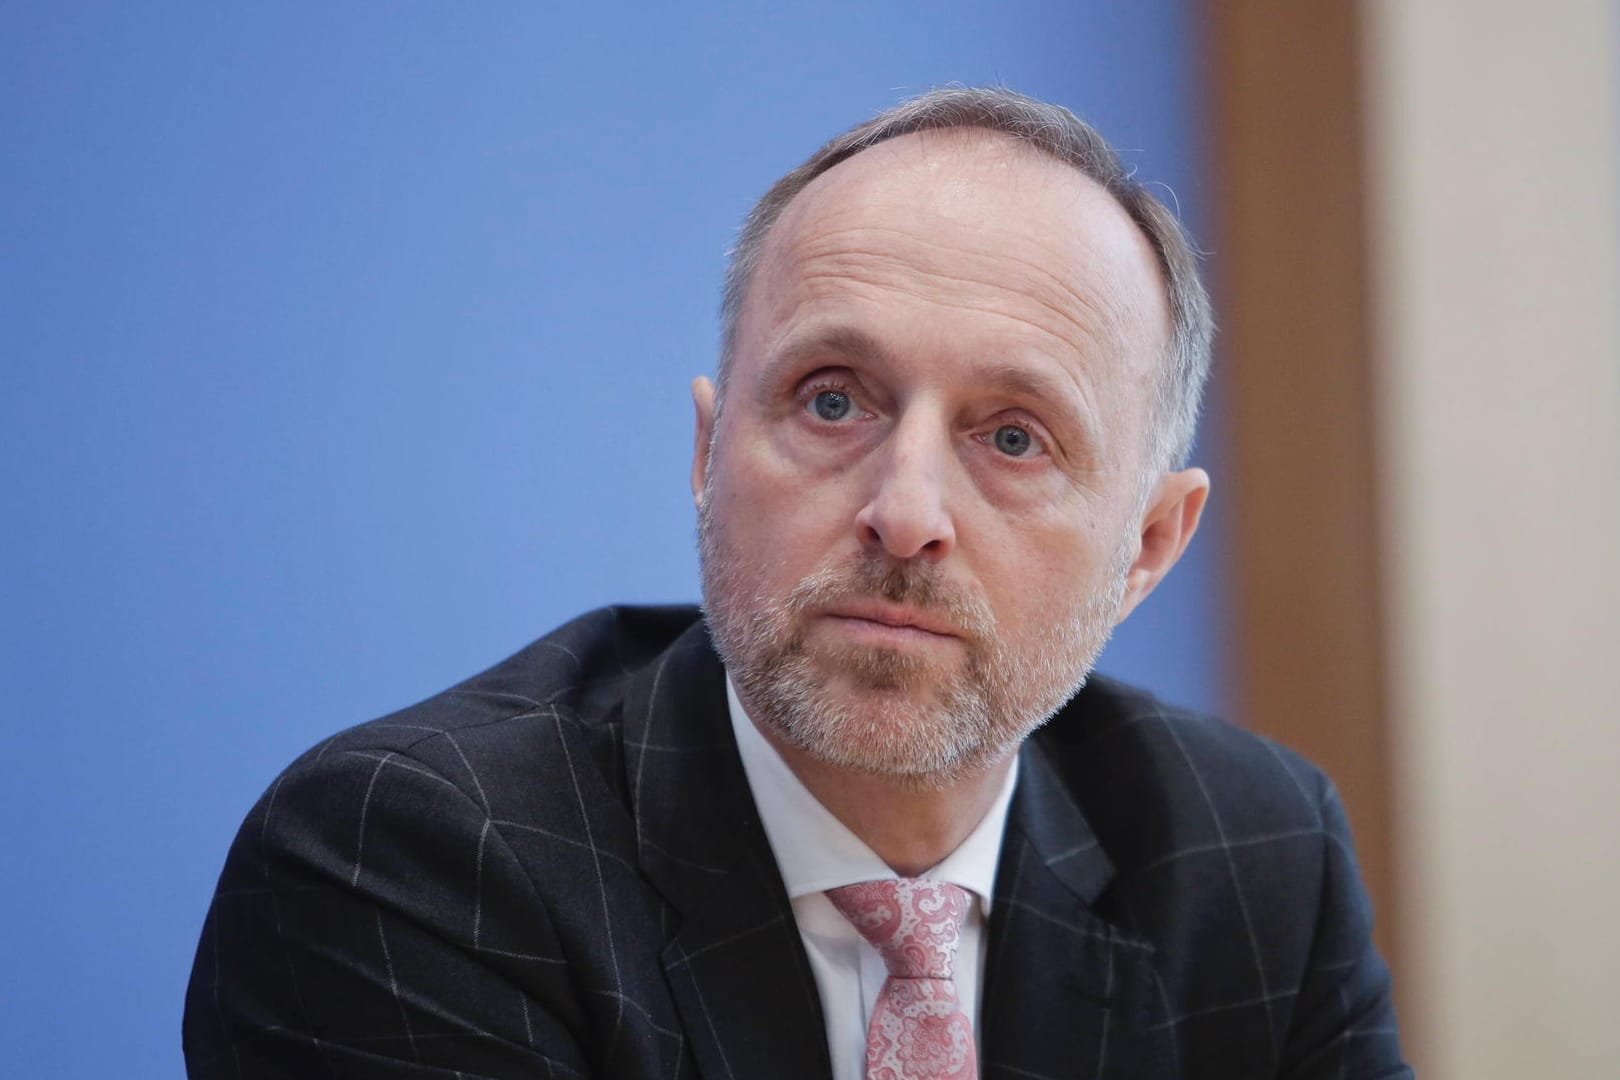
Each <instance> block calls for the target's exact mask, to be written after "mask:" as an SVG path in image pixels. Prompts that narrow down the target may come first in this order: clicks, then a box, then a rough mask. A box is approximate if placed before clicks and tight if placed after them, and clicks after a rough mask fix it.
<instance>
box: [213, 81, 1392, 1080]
mask: <svg viewBox="0 0 1620 1080" xmlns="http://www.w3.org/2000/svg"><path fill="white" fill-rule="evenodd" d="M725 323H726V325H725V336H724V349H723V355H722V359H721V365H720V372H719V380H718V385H715V384H711V383H710V382H709V380H707V379H699V380H697V382H696V383H695V384H694V398H695V402H696V409H697V437H696V452H695V455H694V462H693V469H692V484H693V492H694V496H695V498H696V502H697V507H698V513H699V534H700V546H701V553H702V565H703V587H704V601H705V608H704V612H703V615H702V617H701V618H700V616H699V614H698V612H697V611H695V610H693V609H687V608H666V609H631V608H617V609H610V610H606V611H600V612H596V613H593V614H590V615H587V616H585V617H583V618H581V619H579V620H577V621H575V622H573V623H571V624H569V625H568V626H565V627H563V628H562V629H560V630H558V631H556V632H554V633H553V634H551V635H549V636H548V637H546V638H543V639H542V640H540V641H538V642H536V643H535V644H534V645H532V646H530V647H529V648H528V649H525V650H524V651H523V652H521V653H519V654H518V655H517V656H515V657H513V658H511V659H510V660H508V661H506V662H504V663H503V664H501V665H499V666H497V667H495V668H494V669H492V670H490V671H489V672H486V673H484V674H483V675H480V676H477V677H475V678H473V679H472V680H470V681H468V682H466V683H464V684H462V685H460V686H458V687H456V688H454V689H452V690H450V691H448V692H446V693H444V694H442V695H440V696H438V697H436V698H434V699H431V700H430V701H428V702H425V703H423V704H421V705H418V706H415V707H413V708H410V709H407V710H405V711H403V712H401V713H398V714H395V715H393V716H390V717H385V718H384V719H382V720H379V721H376V722H373V723H371V724H368V725H364V726H362V727H360V728H356V729H354V730H352V731H349V732H346V733H344V734H341V735H339V736H337V737H335V738H333V739H331V740H329V741H328V742H326V743H324V744H322V745H321V746H319V747H317V748H316V749H315V750H313V751H311V752H310V753H308V754H306V755H305V756H304V757H303V758H301V759H300V760H299V761H298V762H296V763H295V764H294V765H293V766H292V767H291V768H290V769H289V770H288V771H287V772H286V773H285V774H283V776H282V777H281V778H280V779H278V780H277V781H276V783H275V785H274V786H273V787H272V788H271V789H270V791H269V792H268V793H266V795H265V796H264V798H263V799H262V800H261V802H260V803H259V805H258V806H257V807H256V808H255V810H254V811H253V813H252V815H251V816H250V817H249V819H248V821H247V823H246V824H245V825H244V826H243V829H242V832H241V834H240V835H239V837H238V839H237V841H236V844H235V845H234V847H233V848H232V851H231V854H230V857H229V861H228V862H227V864H226V868H225V872H224V875H223V877H222V879H221V882H220V887H219V892H218V894H217V896H216V898H215V903H214V907H213V909H212V911H211V913H210V915H209V919H208V923H207V925H206V927H205V928H204V931H203V937H202V943H201V946H200V948H199V951H198V955H197V962H196V967H195V969H194V971H193V974H192V983H191V988H190V992H189V995H188V998H187V1007H186V1023H185V1037H186V1053H187V1061H188V1066H189V1068H190V1070H191V1072H192V1075H194V1076H209V1077H212V1076H221V1077H226V1076H242V1077H257V1076H298V1077H302V1076H312V1077H313V1076H327V1075H335V1076H345V1077H348V1076H354V1077H428V1076H451V1075H455V1076H468V1077H471V1076H477V1077H518V1076H601V1077H615V1078H616V1077H689V1076H701V1077H709V1078H718V1077H739V1078H740V1077H824V1076H829V1075H830V1076H834V1077H837V1078H839V1080H852V1078H860V1077H880V1076H881V1077H894V1078H909V1077H921V1076H950V1077H970V1076H975V1075H979V1076H986V1077H991V1076H1004V1077H1058V1076H1065V1077H1067V1076H1085V1077H1125V1076H1132V1077H1136V1076H1163V1077H1170V1076H1182V1077H1261V1076H1287V1077H1327V1076H1332V1077H1349V1076H1354V1077H1374V1076H1398V1075H1407V1072H1406V1070H1405V1067H1404V1066H1403V1065H1402V1063H1401V1060H1400V1052H1399V1048H1398V1045H1397V1040H1396V1037H1395V1033H1394V1021H1393V1017H1392V1013H1391V1009H1390V1004H1389V987H1388V975H1387V972H1386V970H1385V968H1384V966H1383V964H1382V963H1381V962H1380V961H1379V959H1378V957H1377V956H1376V954H1375V953H1374V952H1373V950H1372V947H1371V945H1370V939H1369V913H1368V910H1367V902H1366V899H1365V896H1364V894H1363V892H1362V890H1361V887H1360V884H1359V880H1358V877H1357V872H1356V868H1355V863H1354V859H1353V856H1352V855H1351V853H1350V848H1349V839H1348V833H1347V829H1346V825H1345V821H1344V817H1343V813H1342V811H1341V809H1340V807H1339V803H1338V801H1337V799H1336V798H1335V796H1334V794H1333V792H1332V789H1331V786H1330V785H1329V784H1328V783H1327V782H1326V781H1325V779H1324V778H1323V777H1322V776H1321V775H1320V774H1319V773H1317V772H1316V771H1315V770H1314V769H1312V768H1311V767H1310V766H1309V765H1308V764H1306V763H1304V762H1303V761H1301V760H1300V759H1299V758H1297V757H1295V756H1294V755H1292V754H1290V753H1288V752H1287V751H1285V750H1282V749H1280V748H1278V747H1275V746H1273V745H1271V744H1269V743H1267V742H1265V741H1263V740H1261V739H1258V738H1256V737H1254V736H1251V735H1247V734H1244V733H1242V732H1241V731H1239V730H1237V729H1235V728H1232V727H1228V726H1226V725H1224V724H1221V723H1219V722H1217V721H1213V720H1209V719H1205V718H1199V717H1194V716H1190V715H1187V714H1184V713H1180V712H1177V711H1175V710H1172V709H1169V708H1167V707H1165V706H1163V705H1161V704H1159V703H1158V702H1157V701H1155V700H1154V699H1153V698H1151V697H1149V696H1147V695H1145V694H1143V693H1141V692H1139V691H1136V690H1132V689H1129V688H1127V687H1124V686H1121V685H1119V684H1116V683H1112V682H1109V681H1107V680H1104V679H1100V678H1099V679H1094V680H1091V681H1090V682H1089V683H1088V682H1087V675H1088V673H1089V672H1090V669H1091V666H1092V664H1093V662H1094V660H1095V659H1096V656H1097V654H1098V652H1099V650H1100V649H1101V648H1102V646H1103V643H1104V641H1105V639H1106V638H1107V636H1108V633H1109V631H1110V629H1111V628H1112V627H1113V626H1114V625H1115V624H1116V623H1117V622H1119V621H1120V620H1121V619H1123V618H1124V617H1125V616H1126V615H1128V614H1129V613H1130V611H1131V610H1132V609H1134V608H1135V606H1136V605H1137V604H1139V603H1141V601H1142V600H1143V599H1144V598H1145V597H1146V596H1147V595H1148V594H1149V593H1150V592H1152V590H1153V588H1154V586H1155V585H1156V584H1157V583H1158V582H1159V581H1160V580H1161V579H1162V578H1163V577H1164V575H1165V574H1166V573H1168V572H1169V571H1170V569H1171V567H1172V566H1173V565H1174V564H1175V562H1176V560H1177V558H1178V557H1179V556H1180V554H1181V552H1182V551H1183V550H1184V549H1185V547H1186V545H1187V543H1188V542H1189V541H1190V540H1191V538H1192V536H1193V533H1194V531H1195V530H1196V528H1197V525H1198V520H1199V515H1200V512H1201V510H1202V508H1203V505H1204V500H1205V497H1206V495H1207V492H1208V490H1209V482H1208V478H1207V477H1206V476H1205V475H1204V473H1203V472H1202V471H1201V470H1198V469H1187V468H1181V467H1180V466H1181V463H1182V461H1183V459H1184V458H1185V456H1186V453H1187V449H1188V445H1189V443H1190V440H1191V437H1192V427H1193V418H1194V416H1195V415H1196V411H1197V402H1198V396H1199V392H1200V387H1201V383H1202V381H1203V377H1204V372H1205V370H1206V368H1207V356H1208V348H1209V335H1210V320H1209V315H1208V310H1207V304H1206V302H1205V299H1204V293H1203V290H1202V288H1201V287H1200V285H1199V283H1198V280H1197V275H1196V270H1195V267H1194V261H1193V258H1192V255H1191V253H1190V251H1189V249H1188V246H1187V243H1186V241H1185V239H1184V238H1183V236H1182V234H1181V232H1180V230H1179V228H1178V226H1177V225H1176V223H1175V222H1174V219H1173V218H1172V217H1171V216H1170V215H1169V214H1168V213H1167V212H1166V211H1165V210H1164V209H1163V207H1162V206H1160V205H1159V204H1158V203H1156V202H1155V201H1153V200H1152V199H1151V198H1150V197H1149V196H1148V195H1147V194H1146V193H1145V192H1144V191H1142V189H1140V188H1139V187H1137V186H1135V185H1134V184H1133V183H1132V182H1131V181H1130V179H1129V177H1128V176H1127V175H1126V174H1125V173H1124V171H1123V170H1122V169H1121V167H1120V165H1119V162H1118V160H1117V159H1116V157H1115V156H1114V155H1113V153H1112V152H1111V151H1110V150H1109V149H1108V148H1107V147H1106V145H1105V144H1103V142H1102V141H1101V140H1100V138H1098V137H1097V136H1096V134H1095V133H1094V132H1092V131H1091V129H1089V128H1087V127H1086V126H1085V125H1083V124H1081V123H1080V122H1079V121H1077V120H1075V119H1074V118H1073V117H1072V116H1071V115H1069V114H1068V113H1067V112H1066V111H1064V110H1061V109H1058V108H1055V107H1052V106H1048V105H1045V104H1042V103H1039V102H1035V101H1032V100H1030V99H1027V98H1024V97H1021V96H1019V95H1016V94H1012V93H1010V92H1006V91H1001V90H948V91H940V92H935V93H932V94H928V95H925V96H923V97H921V98H919V99H917V100H914V101H912V102H909V103H907V104H905V105H902V106H900V107H898V108H896V109H894V110H891V111H890V112H889V113H886V114H884V115H883V116H880V117H879V118H877V119H876V120H874V121H871V122H869V123H867V124H864V125H862V126H860V127H858V128H856V129H854V130H853V131H852V132H850V133H849V134H847V135H845V136H842V137H841V138H839V139H837V140H834V141H833V142H832V143H830V144H829V145H828V146H827V147H824V148H823V149H822V150H821V151H820V152H819V153H818V154H817V155H816V156H815V157H813V158H811V159H810V161H809V162H807V163H806V164H805V165H804V166H802V167H801V168H800V169H798V170H796V171H795V172H793V173H791V174H789V175H788V176H787V177H785V178H784V179H783V180H782V181H781V182H779V183H778V184H777V186H776V187H775V188H773V189H772V191H771V192H770V193H768V194H767V195H766V196H765V198H764V199H763V200H762V201H761V203H760V204H759V206H758V207H756V208H755V210H754V212H753V214H752V215H751V217H750V219H749V221H748V223H747V225H746V227H745V229H744V233H743V236H742V239H741V242H740V244H739V246H738V249H737V252H736V254H735V256H734V263H733V266H732V269H731V272H730V275H729V278H728V282H727V292H726V303H725ZM1082 686H1083V689H1082ZM1043 724H1044V726H1043Z"/></svg>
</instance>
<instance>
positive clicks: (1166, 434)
mask: <svg viewBox="0 0 1620 1080" xmlns="http://www.w3.org/2000/svg"><path fill="white" fill-rule="evenodd" d="M949 128H982V129H985V130H988V131H993V132H998V133H1000V134H1003V135H1007V136H1010V137H1011V138H1013V139H1015V140H1017V141H1019V142H1022V143H1026V144H1028V145H1030V146H1033V147H1035V148H1036V149H1037V150H1040V151H1041V152H1042V153H1045V154H1047V155H1049V156H1051V157H1054V158H1056V159H1057V160H1058V161H1061V162H1063V163H1065V164H1067V165H1070V166H1072V167H1074V168H1075V169H1077V170H1079V171H1080V172H1081V173H1082V174H1084V175H1085V176H1087V177H1090V178H1091V179H1092V180H1093V181H1095V182H1096V183H1098V184H1099V185H1101V186H1102V187H1103V189H1104V190H1106V191H1107V192H1108V193H1109V194H1110V195H1112V196H1113V197H1114V199H1115V200H1116V201H1117V202H1118V203H1119V205H1120V206H1121V207H1123V208H1124V210H1125V212H1126V213H1127V214H1129V215H1130V217H1131V220H1132V221H1134V222H1136V225H1137V227H1138V228H1139V229H1141V230H1142V232H1143V234H1144V235H1145V236H1146V237H1147V239H1148V242H1149V243H1150V244H1151V245H1152V247H1153V250H1154V252H1155V254H1157V256H1158V258H1159V267H1160V269H1161V270H1162V271H1163V273H1164V277H1165V281H1166V282H1167V291H1168V293H1169V297H1168V299H1169V306H1170V320H1171V333H1170V343H1169V348H1168V350H1167V351H1168V354H1169V355H1167V356H1166V357H1165V358H1164V361H1163V363H1162V364H1161V366H1160V370H1159V375H1158V378H1157V379H1156V385H1155V391H1154V407H1153V417H1152V420H1153V422H1152V431H1153V436H1152V443H1151V444H1150V447H1149V463H1150V468H1151V470H1153V473H1152V474H1153V475H1156V473H1157V472H1159V471H1164V470H1168V469H1172V468H1176V467H1178V466H1180V465H1183V464H1185V462H1186V460H1187V457H1188V455H1189V453H1190V452H1191V450H1192V443H1193V436H1194V434H1195V431H1196V428H1197V424H1198V405H1199V401H1200V399H1201V398H1202V396H1203V390H1204V382H1205V380H1206V379H1207V378H1208V375H1209V354H1210V343H1211V341H1212V339H1213V338H1214V333H1215V324H1214V318H1213V316H1212V315H1211V313H1210V305H1209V296H1208V294H1207V293H1206V292H1205V291H1204V286H1203V283H1202V282H1201V281H1200V280H1199V276H1198V259H1197V254H1196V252H1195V251H1194V249H1193V246H1192V244H1191V242H1190V241H1189V240H1188V238H1187V234H1186V233H1185V232H1184V231H1183V230H1182V228H1181V223H1180V222H1179V221H1177V220H1176V217H1175V215H1174V214H1172V213H1171V212H1170V211H1169V210H1168V209H1167V208H1166V207H1165V205H1164V204H1163V203H1161V202H1160V201H1159V200H1158V199H1156V198H1154V197H1153V196H1152V195H1151V194H1150V193H1149V192H1148V191H1147V189H1146V188H1145V187H1144V186H1143V185H1141V184H1139V183H1137V182H1136V180H1135V179H1134V178H1133V177H1132V174H1131V172H1130V171H1129V170H1127V169H1126V168H1125V166H1124V164H1123V163H1121V161H1120V159H1119V155H1118V154H1117V153H1115V151H1114V149H1113V147H1111V146H1109V145H1108V143H1107V142H1106V141H1105V140H1104V139H1103V137H1102V136H1101V135H1099V134H1098V133H1097V130H1096V129H1095V128H1093V127H1092V126H1091V125H1090V124H1087V123H1086V122H1085V121H1083V120H1081V119H1080V118H1079V117H1077V116H1075V115H1074V113H1072V112H1070V111H1069V110H1068V109H1065V108H1063V107H1062V106H1061V105H1052V104H1049V103H1047V102H1044V101H1038V100H1036V99H1035V98H1032V97H1027V96H1025V95H1023V94H1019V93H1016V92H1014V91H1012V90H1006V89H1003V88H1000V87H950V88H946V89H941V90H931V91H929V92H928V93H926V94H922V95H921V96H919V97H915V98H912V99H911V100H909V101H905V102H902V103H901V104H899V105H896V106H894V107H893V108H891V109H889V110H887V111H885V112H882V113H880V114H878V115H877V116H876V117H874V118H873V119H871V120H868V121H867V122H866V123H864V124H861V125H859V126H858V127H854V128H851V129H850V130H849V131H846V132H845V133H844V134H842V135H839V136H838V137H837V138H835V139H833V140H832V141H831V142H829V143H827V144H826V145H825V146H823V147H822V148H821V149H820V150H817V151H816V152H815V153H814V154H812V155H811V156H810V158H809V160H807V161H806V162H805V163H804V164H802V165H800V166H799V167H798V168H796V169H794V170H793V171H792V172H790V173H788V174H787V175H786V176H784V177H782V178H781V179H780V180H778V181H777V182H776V183H775V184H774V185H772V187H771V189H770V190H769V191H767V192H766V193H765V195H764V197H763V198H761V199H760V200H759V202H757V203H755V204H754V208H753V209H752V210H751V211H749V214H748V217H747V219H746V220H745V221H744V222H743V227H742V231H741V233H740V234H739V235H738V238H737V245H736V247H734V248H733V249H732V251H731V258H730V264H729V265H728V266H727V268H726V279H725V293H724V296H723V298H722V301H721V307H720V318H721V348H720V373H719V382H720V391H721V394H722V395H723V394H724V391H725V385H726V375H727V372H728V371H729V369H730V367H731V359H732V354H733V352H734V350H735V348H736V344H737V322H738V318H739V316H740V314H741V312H742V307H743V301H744V299H745V298H746V296H747V292H748V286H749V282H750V281H751V280H752V279H753V276H754V271H755V270H756V269H757V267H758V265H759V260H760V254H761V251H762V249H763V248H764V246H765V240H766V237H767V236H768V235H769V233H770V231H771V227H772V226H773V225H775V224H776V221H777V219H778V218H780V217H781V216H782V211H783V210H784V209H785V208H786V207H787V204H788V203H789V202H791V201H792V199H793V197H794V196H795V195H797V194H798V193H799V192H801V191H803V190H804V189H805V188H806V187H807V186H808V185H809V184H810V182H811V181H812V180H814V179H815V178H816V177H818V176H820V175H821V174H822V173H824V172H826V171H827V170H828V169H831V168H832V167H833V166H835V165H837V164H839V163H840V162H843V161H847V160H849V159H850V158H852V157H854V156H855V155H856V154H858V153H860V152H861V151H862V150H865V149H868V148H869V147H872V146H875V145H877V144H878V143H880V142H884V141H885V140H888V139H893V138H896V137H898V136H901V135H909V134H912V133H913V132H918V131H932V130H940V129H949Z"/></svg>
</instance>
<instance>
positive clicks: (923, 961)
mask: <svg viewBox="0 0 1620 1080" xmlns="http://www.w3.org/2000/svg"><path fill="white" fill-rule="evenodd" d="M827 899H829V900H831V901H832V902H833V906H834V907H836V908H837V909H838V910H839V912H840V913H841V914H842V915H843V916H844V918H846V919H848V920H849V921H850V922H851V923H853V924H854V926H855V929H856V930H858V931H860V935H861V937H863V938H865V939H866V940H867V941H868V942H870V943H871V944H872V947H873V948H875V949H877V951H878V952H879V953H881V954H882V956H883V962H884V964H886V965H887V966H888V969H889V974H890V975H892V976H894V977H895V978H897V979H949V978H950V977H951V966H952V964H953V963H954V962H955V960H956V946H957V944H958V943H959V942H960V940H961V931H962V921H963V920H964V919H966V918H967V912H968V893H967V890H966V889H963V888H961V887H959V886H956V885H951V884H948V883H947V882H943V881H930V880H928V879H927V878H891V879H889V880H886V881H863V882H861V883H860V884H858V885H845V886H843V887H842V888H838V889H828V890H827Z"/></svg>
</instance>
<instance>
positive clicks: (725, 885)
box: [624, 622, 832, 1080]
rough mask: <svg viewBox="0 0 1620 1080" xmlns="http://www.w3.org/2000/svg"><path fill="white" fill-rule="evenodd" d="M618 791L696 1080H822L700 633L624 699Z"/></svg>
mask: <svg viewBox="0 0 1620 1080" xmlns="http://www.w3.org/2000/svg"><path fill="white" fill-rule="evenodd" d="M624 745H625V769H626V782H627V785H628V788H629V791H630V799H631V804H632V810H633V813H634V816H635V824H636V839H637V845H638V855H639V861H640V865H641V870H642V872H643V873H644V874H645V875H646V877H647V879H648V880H649V881H650V882H651V883H652V884H653V886H654V888H656V889H657V890H658V891H659V892H660V893H661V894H662V895H663V897H664V898H665V900H667V901H668V902H669V905H670V907H671V908H672V909H673V910H674V912H675V916H676V923H675V925H674V926H672V928H671V929H672V932H671V934H670V935H669V944H668V945H667V946H666V948H665V949H664V952H663V957H662V959H663V964H664V971H665V974H666V977H667V978H668V980H669V985H670V988H671V990H672V992H673V994H674V997H675V1003H676V1007H677V1008H678V1009H679V1010H680V1013H681V1017H682V1020H683V1021H684V1024H683V1026H684V1027H685V1030H686V1034H687V1036H688V1038H690V1040H691V1045H692V1051H693V1056H694V1057H695V1058H696V1059H697V1063H698V1068H699V1070H700V1072H701V1073H702V1075H703V1076H705V1077H710V1078H719V1077H754V1076H772V1077H782V1078H784V1080H795V1078H801V1077H802V1078H804V1080H811V1078H818V1077H826V1076H828V1075H830V1073H831V1068H832V1066H831V1063H830V1061H829V1059H828V1056H827V1034H826V1025H825V1023H824V1021H823V1019H822V1012H821V1002H820V997H819V995H818V994H817V991H816V985H815V978H814V976H813V975H812V974H811V971H810V963H809V960H808V959H807V958H806V956H805V953H804V944H803V942H802V940H801V939H800V937H799V930H798V924H797V923H796V922H794V919H793V909H792V908H791V906H790V905H789V902H788V897H787V893H786V890H785V889H784V888H783V887H782V879H781V875H780V874H779V873H778V872H777V868H776V860H775V857H774V856H773V855H772V853H771V849H770V844H769V842H768V841H767V840H766V838H765V832H764V829H763V827H762V826H761V825H760V821H759V813H758V811H757V810H756V808H755V806H754V800H753V796H752V795H751V794H750V793H749V790H748V782H747V779H746V777H745V776H744V774H743V768H742V762H741V760H740V759H739V758H738V756H737V744H736V740H735V739H734V737H733V735H732V732H731V723H730V720H729V718H728V716H727V712H726V696H725V672H724V669H723V668H722V667H721V665H720V660H719V658H718V657H717V656H716V655H715V653H714V649H713V648H712V646H711V645H710V644H709V640H708V635H707V631H706V630H705V628H704V626H703V624H702V623H701V622H699V623H697V624H696V625H694V626H693V627H692V628H691V629H689V630H687V631H686V633H684V634H682V635H681V637H680V638H678V639H677V640H676V642H675V643H674V644H673V645H672V646H671V647H670V648H669V649H668V650H666V651H665V653H664V654H663V655H662V656H661V657H660V658H659V660H658V661H657V662H656V663H655V664H653V665H652V666H651V667H650V668H649V669H648V670H647V671H645V672H643V673H642V674H641V675H639V676H637V677H636V679H635V680H634V681H633V682H632V684H631V686H630V687H629V688H628V691H627V693H626V697H625V705H624Z"/></svg>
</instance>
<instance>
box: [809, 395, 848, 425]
mask: <svg viewBox="0 0 1620 1080" xmlns="http://www.w3.org/2000/svg"><path fill="white" fill-rule="evenodd" d="M854 408H855V403H854V402H853V401H851V400H850V397H849V395H848V394H846V393H844V392H843V391H842V390H822V391H820V392H818V393H817V394H816V396H815V397H813V398H811V399H810V411H811V412H813V413H815V415H816V417H817V418H818V419H821V420H829V421H831V420H842V419H844V418H845V417H847V416H848V415H849V414H850V412H851V411H853V410H854Z"/></svg>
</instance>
